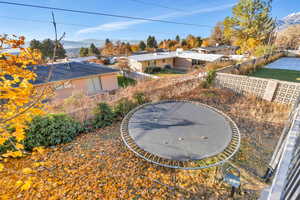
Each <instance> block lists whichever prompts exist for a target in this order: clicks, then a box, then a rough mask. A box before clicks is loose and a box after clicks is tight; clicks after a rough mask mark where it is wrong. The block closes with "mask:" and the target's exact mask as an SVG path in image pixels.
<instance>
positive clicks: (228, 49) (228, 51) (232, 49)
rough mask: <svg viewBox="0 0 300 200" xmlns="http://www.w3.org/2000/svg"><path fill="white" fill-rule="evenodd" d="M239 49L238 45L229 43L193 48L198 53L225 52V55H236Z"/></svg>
mask: <svg viewBox="0 0 300 200" xmlns="http://www.w3.org/2000/svg"><path fill="white" fill-rule="evenodd" d="M238 49H239V47H237V46H229V45H216V46H210V47H199V48H194V49H192V50H193V51H196V52H198V53H204V54H224V55H234V54H236V51H237V50H238Z"/></svg>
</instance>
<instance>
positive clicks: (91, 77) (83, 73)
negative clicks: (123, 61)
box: [31, 62, 119, 99]
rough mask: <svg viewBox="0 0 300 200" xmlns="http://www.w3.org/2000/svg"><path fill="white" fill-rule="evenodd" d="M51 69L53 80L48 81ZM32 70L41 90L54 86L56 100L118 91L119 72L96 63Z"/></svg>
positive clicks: (70, 64)
mask: <svg viewBox="0 0 300 200" xmlns="http://www.w3.org/2000/svg"><path fill="white" fill-rule="evenodd" d="M51 67H53V71H52V76H51V79H50V81H46V80H47V76H48V74H49V71H50V68H51ZM31 68H32V70H33V71H34V72H35V73H36V74H37V79H36V80H35V81H34V83H33V84H34V85H35V86H36V87H41V88H42V87H43V86H45V85H49V84H51V85H53V86H54V88H55V97H54V99H64V98H67V97H70V96H72V95H74V94H76V93H81V94H85V95H88V96H90V95H95V94H101V93H106V92H111V91H114V90H116V89H118V79H117V75H118V73H119V70H116V69H112V68H108V67H105V66H102V65H98V64H94V63H85V62H65V63H57V64H53V65H45V66H32V67H31Z"/></svg>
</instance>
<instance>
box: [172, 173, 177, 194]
mask: <svg viewBox="0 0 300 200" xmlns="http://www.w3.org/2000/svg"><path fill="white" fill-rule="evenodd" d="M172 174H173V195H174V198H176V187H177V182H176V181H177V180H176V169H173V173H172Z"/></svg>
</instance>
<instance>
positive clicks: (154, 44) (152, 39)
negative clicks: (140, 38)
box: [147, 35, 157, 48]
mask: <svg viewBox="0 0 300 200" xmlns="http://www.w3.org/2000/svg"><path fill="white" fill-rule="evenodd" d="M147 47H148V48H157V41H156V39H155V37H154V36H151V35H150V36H149V37H148V39H147Z"/></svg>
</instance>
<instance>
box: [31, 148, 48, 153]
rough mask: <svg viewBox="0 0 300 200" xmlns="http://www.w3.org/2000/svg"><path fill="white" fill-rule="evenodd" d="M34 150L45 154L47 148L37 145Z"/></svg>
mask: <svg viewBox="0 0 300 200" xmlns="http://www.w3.org/2000/svg"><path fill="white" fill-rule="evenodd" d="M33 151H36V152H38V153H40V154H43V153H44V152H45V149H44V147H35V148H33Z"/></svg>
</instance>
